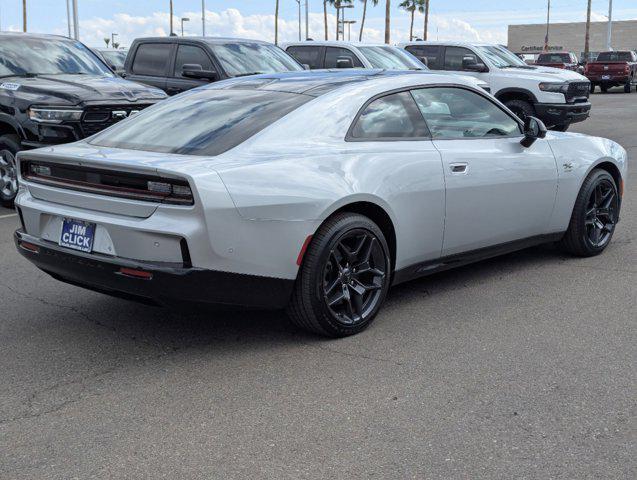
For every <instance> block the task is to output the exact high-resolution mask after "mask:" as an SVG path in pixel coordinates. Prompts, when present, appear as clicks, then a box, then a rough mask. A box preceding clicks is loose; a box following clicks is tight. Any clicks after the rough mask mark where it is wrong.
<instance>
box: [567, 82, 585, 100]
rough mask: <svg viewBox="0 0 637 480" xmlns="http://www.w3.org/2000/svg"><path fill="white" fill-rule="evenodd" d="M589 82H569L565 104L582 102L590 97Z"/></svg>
mask: <svg viewBox="0 0 637 480" xmlns="http://www.w3.org/2000/svg"><path fill="white" fill-rule="evenodd" d="M590 86H591V84H590V82H571V83H569V85H568V91H567V92H566V101H567V102H569V103H570V102H584V101H586V99H588V96H589V95H590V90H589V89H590Z"/></svg>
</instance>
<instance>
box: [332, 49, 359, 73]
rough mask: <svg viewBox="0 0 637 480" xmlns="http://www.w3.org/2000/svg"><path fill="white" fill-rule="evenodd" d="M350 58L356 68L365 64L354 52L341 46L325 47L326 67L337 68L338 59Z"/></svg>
mask: <svg viewBox="0 0 637 480" xmlns="http://www.w3.org/2000/svg"><path fill="white" fill-rule="evenodd" d="M343 57H345V58H349V59H350V60H352V65H353V66H354V68H362V67H363V64H362V62H361V61H360V60H359V59H358V57H357V56H356V55H355V54H354V52H352V51H350V50H348V49H346V48H340V47H327V48H326V49H325V67H324V68H337V63H336V61H337V60H338V59H339V58H343Z"/></svg>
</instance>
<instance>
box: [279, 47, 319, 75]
mask: <svg viewBox="0 0 637 480" xmlns="http://www.w3.org/2000/svg"><path fill="white" fill-rule="evenodd" d="M286 52H288V53H289V54H290V55H292V56H293V57H294V58H296V60H297V61H298V62H299V63H300V64H303V65H309V66H310V68H311V69H312V70H315V69H317V68H321V66H322V65H321V64H322V60H323V59H322V58H321V52H322V50H321V48H320V47H298V46H294V47H288V49H287V50H286Z"/></svg>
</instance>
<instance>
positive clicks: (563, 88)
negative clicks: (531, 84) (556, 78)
mask: <svg viewBox="0 0 637 480" xmlns="http://www.w3.org/2000/svg"><path fill="white" fill-rule="evenodd" d="M539 87H540V90H542V91H543V92H553V93H566V92H568V83H564V82H560V83H553V82H542V83H540V85H539Z"/></svg>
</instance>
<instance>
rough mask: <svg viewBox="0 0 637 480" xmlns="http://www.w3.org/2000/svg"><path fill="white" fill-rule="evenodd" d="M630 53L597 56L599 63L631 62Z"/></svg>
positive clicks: (611, 53)
mask: <svg viewBox="0 0 637 480" xmlns="http://www.w3.org/2000/svg"><path fill="white" fill-rule="evenodd" d="M632 60H633V58H632V55H631V54H630V52H602V53H600V54H599V55H598V56H597V61H598V62H631V61H632Z"/></svg>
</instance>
